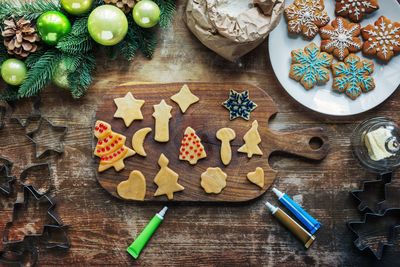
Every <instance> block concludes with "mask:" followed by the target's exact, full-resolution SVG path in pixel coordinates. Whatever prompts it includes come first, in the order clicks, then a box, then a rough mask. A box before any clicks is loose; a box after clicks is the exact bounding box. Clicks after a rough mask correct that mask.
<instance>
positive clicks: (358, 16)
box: [335, 0, 379, 22]
mask: <svg viewBox="0 0 400 267" xmlns="http://www.w3.org/2000/svg"><path fill="white" fill-rule="evenodd" d="M378 9H379V4H378V0H336V5H335V13H336V15H338V16H342V17H346V18H349V19H350V20H351V21H354V22H360V21H361V20H362V19H363V18H364V17H365V15H366V14H370V13H372V12H375V11H376V10H378Z"/></svg>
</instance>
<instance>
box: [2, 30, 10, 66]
mask: <svg viewBox="0 0 400 267" xmlns="http://www.w3.org/2000/svg"><path fill="white" fill-rule="evenodd" d="M6 59H8V53H7V49H6V47H5V46H4V45H3V37H2V36H1V35H0V66H1V64H3V62H4V61H5V60H6Z"/></svg>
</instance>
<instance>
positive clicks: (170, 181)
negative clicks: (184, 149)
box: [154, 154, 185, 199]
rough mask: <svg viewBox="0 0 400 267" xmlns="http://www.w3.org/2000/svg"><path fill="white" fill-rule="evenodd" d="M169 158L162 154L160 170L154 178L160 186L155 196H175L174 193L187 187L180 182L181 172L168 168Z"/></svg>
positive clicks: (159, 161) (159, 163) (169, 197)
mask: <svg viewBox="0 0 400 267" xmlns="http://www.w3.org/2000/svg"><path fill="white" fill-rule="evenodd" d="M168 163H169V160H168V159H167V157H166V156H165V155H164V154H161V155H160V158H159V159H158V165H160V171H159V172H158V173H157V175H156V177H155V178H154V183H155V184H156V185H157V186H158V188H157V190H156V192H155V193H154V196H155V197H156V196H161V195H167V197H168V199H173V198H174V193H175V192H179V191H182V190H183V189H185V188H184V187H183V186H181V185H180V184H179V183H178V178H179V174H177V173H176V172H174V171H173V170H171V169H170V168H168Z"/></svg>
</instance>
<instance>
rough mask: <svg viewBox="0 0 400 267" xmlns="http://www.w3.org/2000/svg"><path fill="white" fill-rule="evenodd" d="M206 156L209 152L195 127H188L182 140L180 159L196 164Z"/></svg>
mask: <svg viewBox="0 0 400 267" xmlns="http://www.w3.org/2000/svg"><path fill="white" fill-rule="evenodd" d="M205 157H207V154H206V151H205V150H204V146H203V144H202V143H201V139H200V137H198V136H197V134H196V132H195V130H193V128H191V127H187V128H186V130H185V134H184V135H183V139H182V141H181V147H180V149H179V159H180V160H186V161H189V163H190V164H192V165H194V164H196V163H197V161H198V160H199V159H202V158H205Z"/></svg>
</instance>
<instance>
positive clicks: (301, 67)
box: [289, 43, 333, 90]
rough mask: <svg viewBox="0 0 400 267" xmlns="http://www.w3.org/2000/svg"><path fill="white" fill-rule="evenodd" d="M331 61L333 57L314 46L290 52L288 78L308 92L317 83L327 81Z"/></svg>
mask: <svg viewBox="0 0 400 267" xmlns="http://www.w3.org/2000/svg"><path fill="white" fill-rule="evenodd" d="M332 60H333V57H332V56H331V55H330V54H328V53H325V52H320V50H319V47H318V46H317V45H316V44H314V43H310V44H309V45H307V46H306V47H305V48H304V49H302V48H301V49H296V50H293V51H292V64H291V66H290V72H289V77H290V78H292V79H293V80H296V81H298V82H300V83H301V84H302V85H303V87H304V88H306V89H307V90H310V89H312V88H313V87H314V86H315V85H316V84H317V83H326V82H327V81H329V73H330V71H329V68H330V66H331V64H332Z"/></svg>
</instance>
